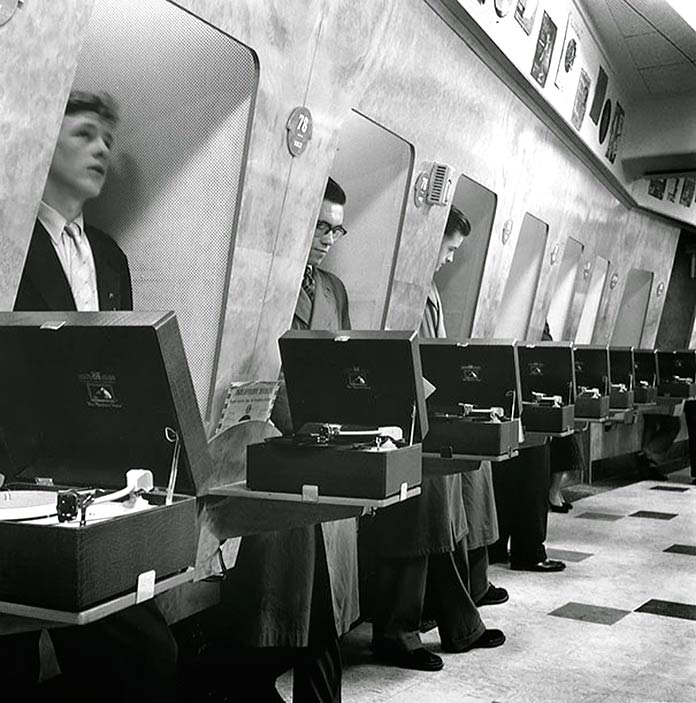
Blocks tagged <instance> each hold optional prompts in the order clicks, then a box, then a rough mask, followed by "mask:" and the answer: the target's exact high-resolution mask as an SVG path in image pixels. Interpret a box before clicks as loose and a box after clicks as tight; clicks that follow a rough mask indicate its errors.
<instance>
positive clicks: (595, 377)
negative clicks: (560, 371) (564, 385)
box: [575, 344, 611, 422]
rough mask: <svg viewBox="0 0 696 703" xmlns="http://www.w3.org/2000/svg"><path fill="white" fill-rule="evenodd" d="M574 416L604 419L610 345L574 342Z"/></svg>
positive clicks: (607, 398)
mask: <svg viewBox="0 0 696 703" xmlns="http://www.w3.org/2000/svg"><path fill="white" fill-rule="evenodd" d="M575 383H576V387H577V395H576V396H575V417H576V419H578V420H590V421H595V422H597V421H604V420H606V419H608V417H609V393H610V388H611V376H610V372H609V347H608V346H601V345H594V346H593V345H591V344H576V345H575Z"/></svg>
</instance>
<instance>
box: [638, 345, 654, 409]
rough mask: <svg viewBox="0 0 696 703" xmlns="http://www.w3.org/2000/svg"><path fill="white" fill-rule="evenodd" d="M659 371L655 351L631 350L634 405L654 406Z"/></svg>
mask: <svg viewBox="0 0 696 703" xmlns="http://www.w3.org/2000/svg"><path fill="white" fill-rule="evenodd" d="M659 376H660V370H659V367H658V363H657V351H656V350H655V349H634V350H633V377H634V379H635V384H634V400H635V403H636V405H655V403H656V402H657V384H658V380H659Z"/></svg>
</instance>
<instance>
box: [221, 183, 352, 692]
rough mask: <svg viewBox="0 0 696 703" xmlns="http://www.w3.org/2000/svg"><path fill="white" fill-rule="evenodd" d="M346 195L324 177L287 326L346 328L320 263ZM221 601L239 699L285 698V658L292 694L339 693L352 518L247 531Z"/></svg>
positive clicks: (336, 233)
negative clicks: (281, 682)
mask: <svg viewBox="0 0 696 703" xmlns="http://www.w3.org/2000/svg"><path fill="white" fill-rule="evenodd" d="M345 202H346V196H345V193H344V192H343V189H342V188H341V187H340V186H339V185H338V184H337V183H336V182H335V181H334V180H333V179H331V178H329V179H328V183H327V185H326V190H325V192H324V198H323V201H322V204H321V208H320V210H319V216H318V218H317V224H316V227H315V230H314V234H313V236H312V243H311V248H310V251H309V256H308V258H307V265H306V268H305V272H304V276H303V280H302V286H301V289H300V292H299V296H298V300H297V306H296V309H295V314H294V316H293V320H292V328H293V329H299V330H306V329H313V330H317V329H323V330H339V329H350V326H351V325H350V316H349V314H348V296H347V294H346V289H345V286H344V285H343V282H342V281H341V279H340V278H338V276H336V275H335V274H332V273H330V272H329V271H326V270H324V269H322V268H320V265H321V264H322V262H323V261H324V258H325V257H326V255H327V254H328V252H329V250H330V249H331V247H332V246H333V245H334V244H335V242H336V241H337V240H338V239H340V238H341V237H342V236H343V235H345V233H346V230H345V229H344V227H343V210H344V205H345ZM283 391H284V389H283ZM283 391H281V392H280V393H279V395H278V400H277V401H276V404H275V407H274V410H273V416H272V420H273V422H274V423H275V424H276V425H277V426H278V428H279V429H281V430H283V431H285V432H287V431H291V423H290V412H289V408H288V402H287V396H286V394H285V393H284V392H283ZM327 468H329V467H327ZM223 609H224V610H225V613H226V615H225V624H224V627H225V629H226V631H227V632H228V633H229V635H230V639H231V640H233V641H234V643H235V644H236V645H242V647H244V648H245V651H244V652H243V653H239V654H238V663H239V674H238V675H237V676H236V677H235V686H238V687H239V690H243V691H245V692H246V696H247V698H246V699H245V700H249V701H252V700H253V701H254V702H255V703H271V702H273V703H275V702H276V701H282V700H283V699H282V697H281V696H280V695H279V694H278V692H277V690H276V687H275V686H276V679H277V677H278V676H280V675H281V674H282V673H284V672H285V671H287V670H288V669H289V668H291V667H292V668H293V700H294V701H301V703H340V700H341V676H342V664H341V651H340V647H339V638H340V637H341V635H343V634H344V633H346V632H347V631H348V629H349V628H350V626H351V625H352V623H353V622H355V621H356V620H357V619H358V617H359V607H358V558H357V534H356V521H355V519H347V520H338V521H334V522H328V523H323V524H320V525H313V526H309V527H299V528H293V529H289V530H283V531H280V532H272V533H265V534H260V535H253V536H251V537H245V538H244V539H243V540H242V544H241V547H240V549H239V555H238V557H237V563H236V566H235V568H234V569H231V570H230V571H229V572H228V578H227V580H226V581H225V582H223ZM228 644H229V642H228ZM249 648H255V649H253V650H251V649H249Z"/></svg>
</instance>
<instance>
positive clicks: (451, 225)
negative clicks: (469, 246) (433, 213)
mask: <svg viewBox="0 0 696 703" xmlns="http://www.w3.org/2000/svg"><path fill="white" fill-rule="evenodd" d="M457 232H461V234H462V237H468V236H469V233H470V232H471V222H469V220H468V218H467V217H466V215H465V214H464V213H463V212H462V211H461V210H460V209H459V208H457V207H455V206H454V205H452V207H451V208H450V212H449V216H448V218H447V224H446V225H445V237H453V236H454V235H455V233H457Z"/></svg>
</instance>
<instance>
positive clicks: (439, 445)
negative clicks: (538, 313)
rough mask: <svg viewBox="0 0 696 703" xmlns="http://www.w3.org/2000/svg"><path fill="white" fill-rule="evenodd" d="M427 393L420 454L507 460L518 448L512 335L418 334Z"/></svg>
mask: <svg viewBox="0 0 696 703" xmlns="http://www.w3.org/2000/svg"><path fill="white" fill-rule="evenodd" d="M420 350H421V362H422V364H423V375H424V377H425V379H426V380H427V381H428V382H429V383H430V384H431V385H432V386H434V387H435V389H434V390H433V392H432V393H431V394H430V395H429V396H428V398H427V400H426V405H427V409H428V425H429V427H430V429H429V431H428V434H427V435H426V436H425V438H424V439H423V451H424V458H429V457H430V456H431V455H432V456H434V457H439V458H440V459H446V460H453V459H464V460H473V461H483V460H488V461H505V460H506V459H511V458H513V457H515V456H517V454H518V447H519V442H520V419H519V418H520V411H521V393H520V372H519V363H518V357H517V348H516V346H515V343H514V341H512V340H485V341H484V340H480V339H468V340H463V341H461V342H455V341H452V340H447V339H421V340H420Z"/></svg>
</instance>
